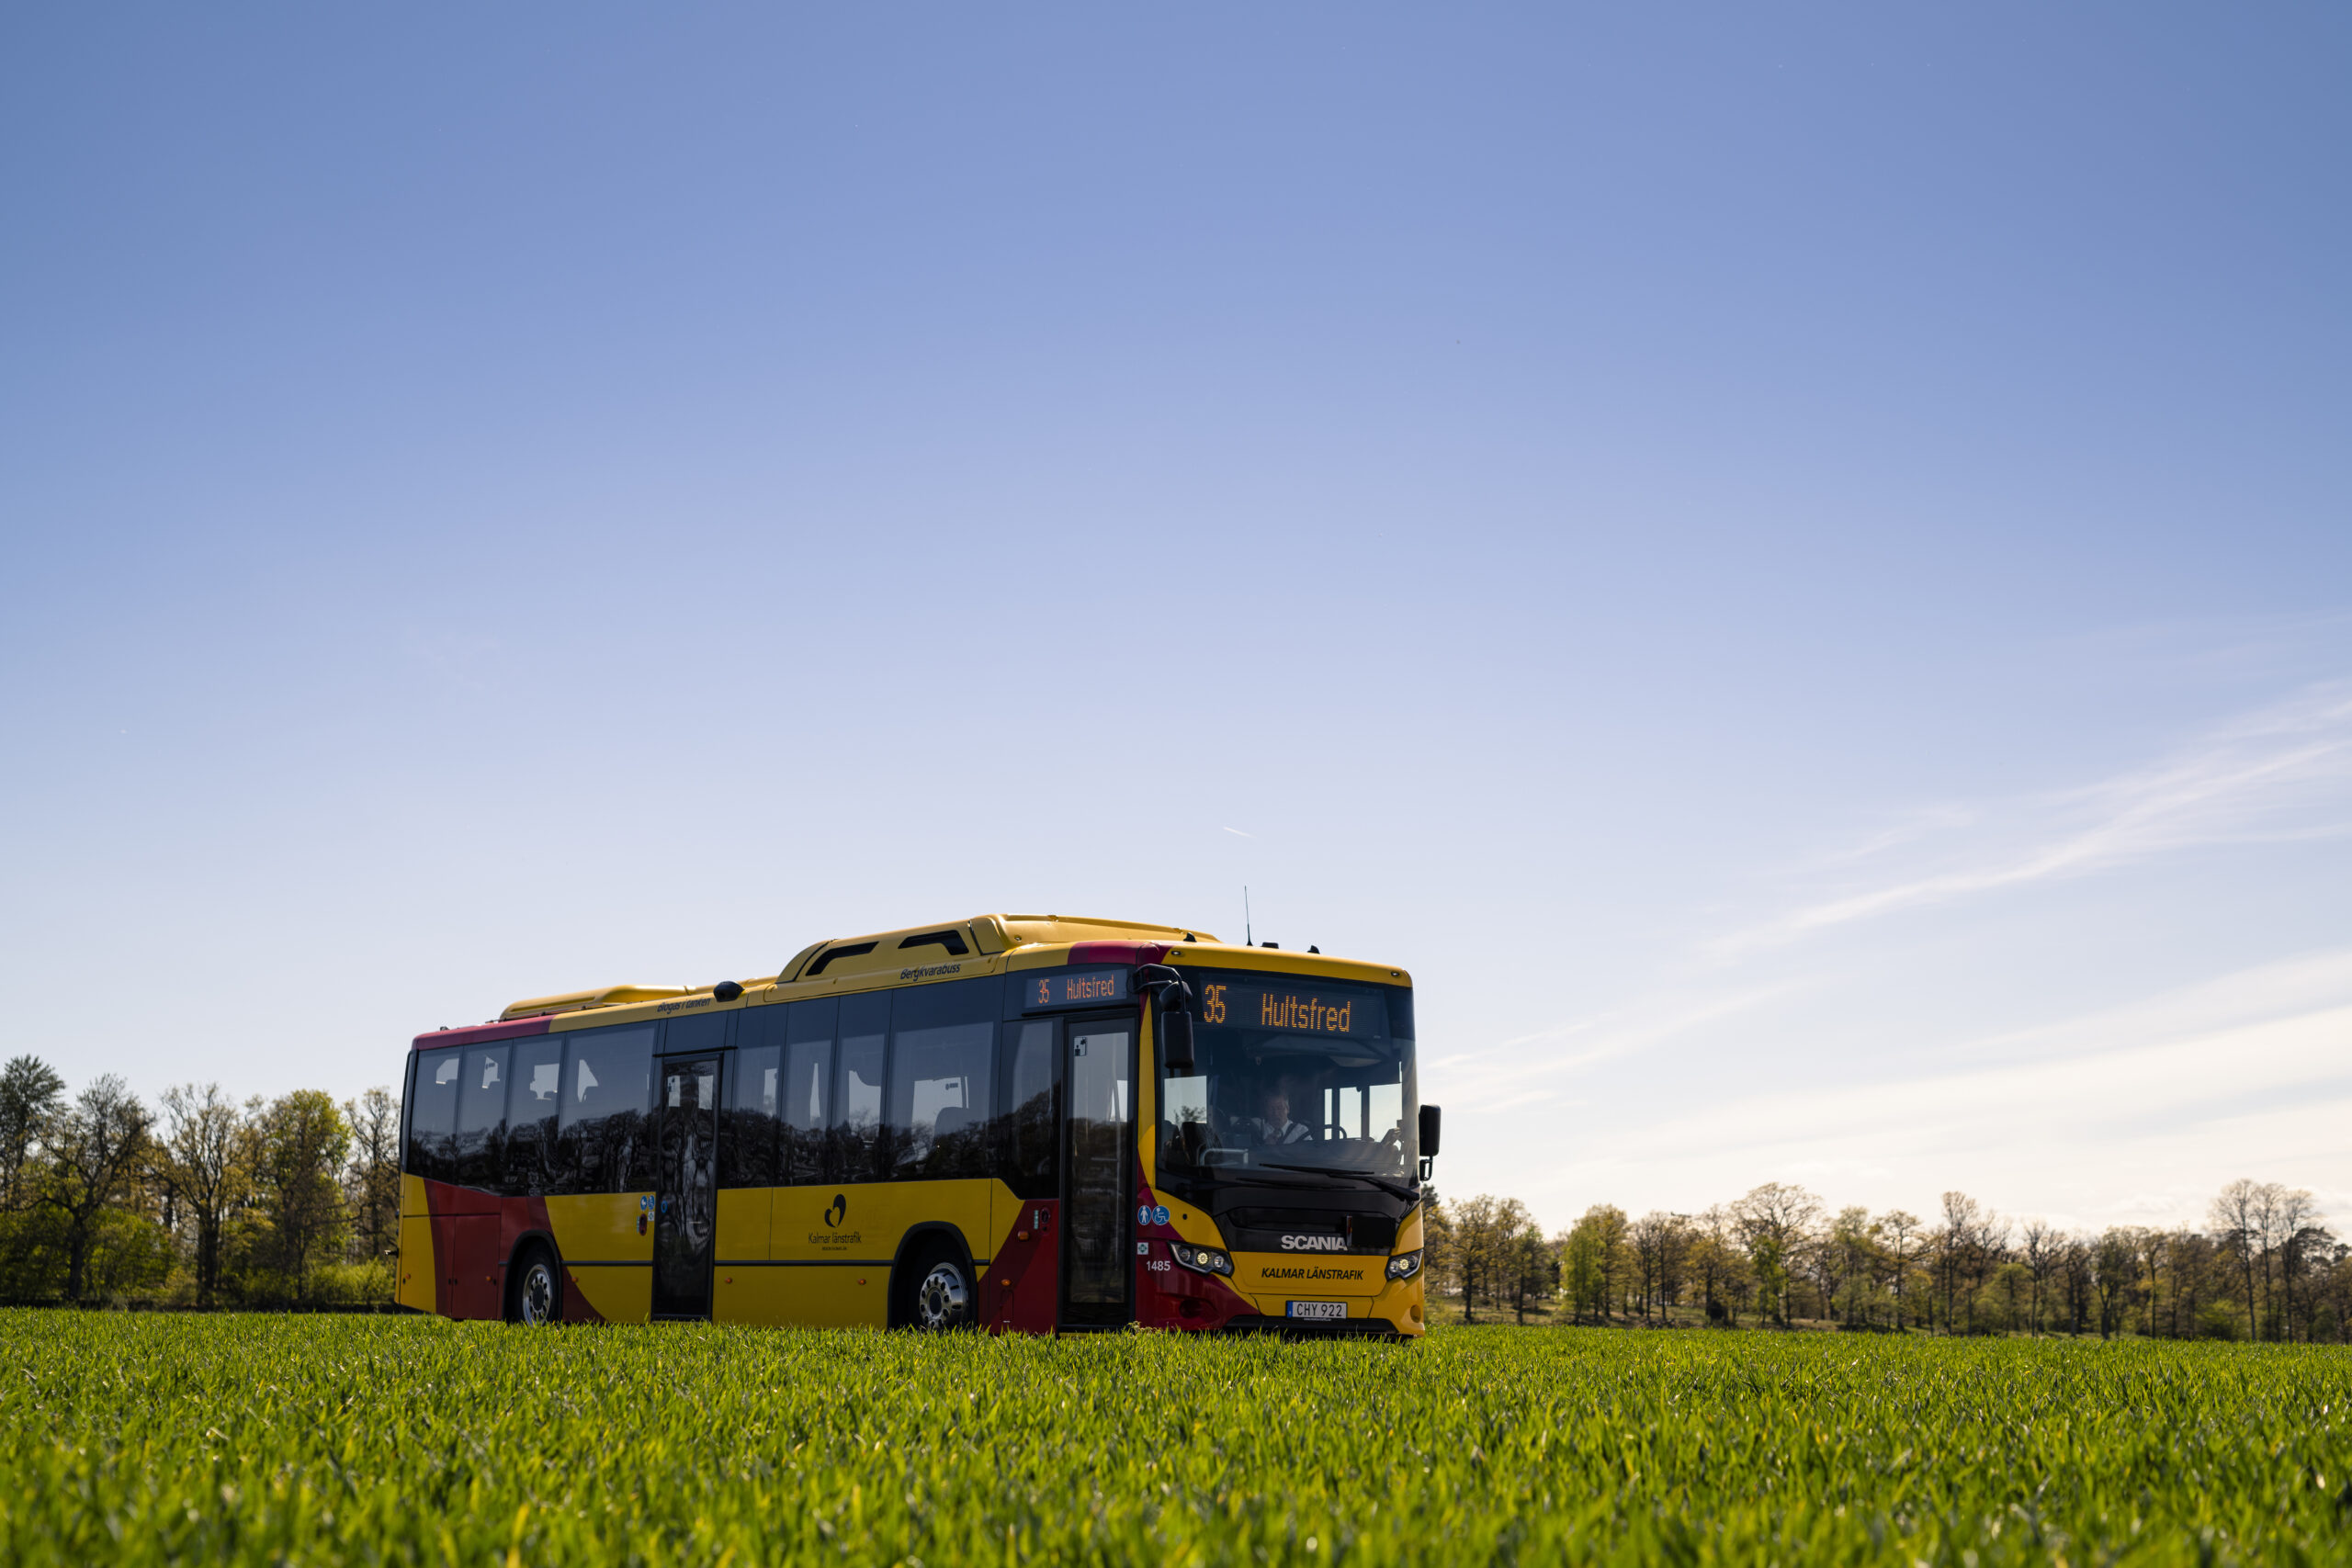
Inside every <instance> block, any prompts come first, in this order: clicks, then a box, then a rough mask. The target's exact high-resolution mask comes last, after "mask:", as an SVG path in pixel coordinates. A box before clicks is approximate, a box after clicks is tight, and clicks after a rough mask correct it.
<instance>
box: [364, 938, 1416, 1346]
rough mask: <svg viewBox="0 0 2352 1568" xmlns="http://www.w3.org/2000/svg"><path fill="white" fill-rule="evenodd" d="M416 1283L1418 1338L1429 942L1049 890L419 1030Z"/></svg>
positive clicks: (454, 1301)
mask: <svg viewBox="0 0 2352 1568" xmlns="http://www.w3.org/2000/svg"><path fill="white" fill-rule="evenodd" d="M402 1104H403V1107H404V1112H403V1114H404V1119H405V1125H404V1127H403V1144H402V1165H401V1169H402V1175H401V1264H400V1300H401V1303H403V1304H405V1305H408V1306H411V1307H414V1308H417V1309H420V1310H423V1311H427V1312H437V1313H441V1314H446V1315H448V1316H451V1317H463V1318H498V1317H504V1318H507V1319H511V1320H514V1321H517V1322H522V1323H530V1324H545V1323H553V1322H559V1321H570V1322H596V1321H604V1322H642V1321H645V1320H647V1319H649V1318H650V1319H704V1318H708V1319H716V1320H718V1321H722V1322H748V1323H777V1324H782V1323H800V1324H834V1325H857V1324H863V1325H874V1326H877V1327H881V1326H909V1327H919V1328H952V1327H958V1326H967V1325H968V1326H974V1327H984V1328H988V1329H989V1330H991V1331H1003V1330H1008V1329H1015V1330H1027V1331H1033V1332H1055V1331H1069V1330H1079V1329H1100V1328H1112V1327H1118V1326H1122V1325H1128V1324H1140V1325H1146V1326H1150V1327H1159V1328H1173V1329H1242V1328H1282V1329H1285V1330H1290V1331H1313V1332H1323V1333H1352V1334H1374V1335H1384V1336H1385V1335H1418V1334H1419V1333H1420V1332H1422V1326H1423V1317H1422V1310H1423V1303H1422V1288H1421V1275H1420V1266H1421V1246H1422V1222H1421V1213H1420V1200H1421V1192H1422V1182H1423V1180H1424V1179H1426V1178H1427V1176H1428V1173H1429V1161H1430V1158H1431V1157H1432V1156H1435V1155H1436V1153H1437V1145H1438V1113H1437V1108H1436V1107H1435V1106H1425V1105H1420V1104H1419V1103H1418V1101H1417V1100H1416V1098H1415V1094H1414V1079H1413V991H1412V982H1411V980H1410V978H1409V977H1408V976H1407V975H1406V974H1405V972H1404V971H1403V970H1401V969H1394V968H1390V967H1388V966H1387V965H1385V964H1366V963H1358V962H1354V961H1351V960H1346V959H1340V958H1332V957H1327V956H1325V955H1323V954H1321V953H1316V952H1315V951H1313V950H1312V949H1310V950H1309V951H1308V952H1306V953H1296V952H1283V951H1281V950H1279V949H1276V948H1274V947H1273V946H1272V944H1271V943H1269V944H1267V945H1266V946H1263V947H1251V946H1233V945H1229V944H1227V943H1224V942H1218V941H1217V940H1216V938H1215V937H1214V936H1212V935H1210V934H1209V933H1207V932H1204V931H1187V930H1183V929H1181V928H1177V927H1173V926H1150V925H1140V924H1136V923H1133V922H1129V921H1124V920H1097V919H1068V918H1064V917H1060V916H1054V915H983V916H980V917H978V919H968V920H960V921H956V922H953V923H950V924H944V925H934V926H911V927H909V928H907V929H905V930H903V931H883V932H879V933H876V934H875V935H871V936H859V937H851V938H846V939H839V940H834V941H830V942H817V943H815V944H813V945H811V946H809V947H808V948H806V949H804V950H803V951H802V952H801V953H798V954H797V956H796V957H794V959H793V960H792V962H791V963H789V964H786V965H785V967H784V969H783V970H782V972H780V973H779V974H777V975H776V976H774V977H773V978H764V977H763V978H761V979H757V980H746V981H724V982H721V983H719V984H718V985H715V986H709V987H658V986H612V987H605V988H602V989H599V990H592V991H578V992H572V993H570V994H567V995H563V996H553V997H537V998H532V999H530V1000H527V1001H520V1002H516V1003H515V1005H513V1006H512V1007H509V1008H508V1009H506V1010H505V1011H504V1012H503V1013H502V1014H501V1015H500V1016H499V1017H498V1019H496V1020H495V1021H492V1022H489V1023H485V1024H481V1025H479V1026H475V1027H470V1028H464V1029H441V1030H435V1032H431V1033H429V1034H422V1035H419V1036H417V1037H416V1040H415V1042H414V1044H413V1050H412V1051H411V1053H410V1066H409V1073H408V1085H407V1093H406V1095H405V1097H404V1099H403V1101H402Z"/></svg>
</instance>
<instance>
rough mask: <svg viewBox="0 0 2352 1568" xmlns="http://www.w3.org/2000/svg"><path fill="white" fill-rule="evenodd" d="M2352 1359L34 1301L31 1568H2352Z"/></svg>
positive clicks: (2309, 1354) (11, 1411)
mask: <svg viewBox="0 0 2352 1568" xmlns="http://www.w3.org/2000/svg"><path fill="white" fill-rule="evenodd" d="M2347 1400H2352V1355H2347V1354H2346V1352H2344V1351H2341V1350H2330V1349H2301V1348H2278V1347H2256V1346H2201V1345H2200V1346H2176V1345H2159V1344H2149V1343H2138V1342H2131V1343H2119V1344H2114V1345H2098V1344H2089V1343H2086V1344H2059V1343H2051V1342H2040V1343H2035V1342H2027V1341H2019V1340H2008V1341H1979V1342H1973V1343H1972V1342H1960V1341H1930V1340H1925V1339H1902V1338H1887V1337H1859V1336H1853V1337H1849V1336H1838V1335H1806V1336H1774V1335H1768V1334H1755V1333H1747V1334H1705V1333H1697V1332H1691V1333H1675V1334H1638V1333H1633V1332H1626V1331H1614V1332H1612V1331H1607V1330H1589V1329H1572V1330H1557V1329H1548V1330H1547V1329H1531V1330H1513V1329H1508V1328H1494V1329H1454V1330H1442V1331H1441V1332H1439V1333H1438V1334H1437V1335H1435V1336H1434V1337H1431V1338H1430V1340H1428V1341H1427V1342H1425V1343H1423V1344H1420V1345H1417V1346H1385V1345H1348V1344H1309V1345H1284V1344H1280V1343H1276V1342H1272V1341H1266V1340H1243V1341H1200V1340H1182V1339H1175V1338H1170V1337H1160V1336H1141V1335H1132V1336H1119V1337H1096V1338H1082V1339H1078V1338H1073V1339H1062V1340H1040V1339H987V1338H978V1337H955V1338H950V1339H921V1338H915V1337H908V1336H903V1335H879V1334H855V1333H820V1332H799V1331H784V1330H745V1329H732V1328H700V1327H683V1328H682V1327H675V1326H662V1327H658V1328H595V1329H571V1330H560V1331H553V1332H539V1333H533V1332H531V1331H527V1330H522V1329H510V1328H505V1327H501V1326H494V1325H479V1324H451V1323H445V1322H441V1321H437V1320H430V1319H419V1318H333V1317H258V1316H255V1317H151V1316H123V1315H102V1314H74V1313H33V1312H14V1313H0V1478H5V1486H0V1563H7V1564H18V1563H50V1562H74V1563H85V1562H205V1563H210V1562H369V1563H372V1562H434V1563H441V1562H449V1563H467V1564H482V1565H488V1564H494V1563H507V1562H529V1563H538V1562H544V1563H602V1562H646V1563H673V1562H676V1563H720V1562H728V1563H752V1562H785V1561H792V1562H861V1563H863V1562H876V1563H888V1562H909V1563H914V1562H922V1563H924V1564H929V1565H930V1568H943V1565H944V1564H949V1563H959V1562H1155V1563H1157V1562H1237V1563H1238V1562H1248V1563H1269V1562H1296V1563H1309V1562H1312V1563H1327V1562H1365V1563H1372V1562H1557V1561H1561V1560H1573V1561H1621V1562H1652V1561H1659V1560H1664V1561H1669V1562H1706V1561H1716V1560H1723V1561H1733V1562H1781V1563H1800V1562H1844V1561H1856V1562H1863V1561H1867V1562H1892V1563H1901V1564H1906V1565H1907V1564H1910V1563H1912V1562H1915V1561H1920V1560H1924V1561H1925V1562H1930V1563H1957V1564H1962V1565H1965V1568H1988V1565H1990V1564H1994V1563H2000V1562H2047V1561H2064V1562H2069V1563H2091V1562H2105V1561H2115V1560H2122V1561H2129V1562H2216V1561H2218V1562H2233V1561H2244V1562H2352V1486H2347V1475H2346V1472H2347V1469H2352V1426H2347V1423H2346V1402H2347Z"/></svg>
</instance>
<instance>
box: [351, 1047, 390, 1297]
mask: <svg viewBox="0 0 2352 1568" xmlns="http://www.w3.org/2000/svg"><path fill="white" fill-rule="evenodd" d="M343 1116H344V1121H345V1122H346V1123H347V1124H349V1126H350V1128H351V1168H350V1169H349V1170H347V1171H346V1172H345V1174H344V1187H345V1198H346V1201H348V1203H349V1205H350V1210H351V1243H352V1251H353V1254H354V1255H355V1256H356V1257H357V1258H390V1257H391V1256H392V1255H393V1254H394V1253H396V1252H398V1251H399V1250H400V1245H401V1237H400V1221H401V1101H400V1097H399V1096H398V1095H396V1094H394V1093H393V1092H392V1091H391V1090H390V1089H369V1090H368V1092H367V1093H365V1094H363V1095H361V1096H360V1097H359V1098H358V1099H357V1100H345V1101H344V1105H343Z"/></svg>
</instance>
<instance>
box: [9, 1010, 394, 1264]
mask: <svg viewBox="0 0 2352 1568" xmlns="http://www.w3.org/2000/svg"><path fill="white" fill-rule="evenodd" d="M400 1122H401V1116H400V1100H399V1097H397V1096H396V1095H394V1094H393V1093H392V1092H391V1091H390V1089H369V1090H368V1092H367V1093H365V1094H363V1095H361V1096H359V1098H358V1099H356V1100H345V1101H344V1102H343V1103H342V1104H341V1105H337V1104H336V1103H335V1102H334V1099H333V1098H332V1097H331V1096H329V1095H327V1094H324V1093H322V1092H321V1091H319V1090H317V1089H297V1090H295V1091H294V1092H293V1093H291V1094H285V1095H280V1096H279V1097H278V1098H277V1099H276V1100H263V1099H261V1098H259V1097H255V1098H254V1099H252V1100H246V1101H244V1102H243V1104H239V1103H237V1102H236V1101H235V1100H232V1099H230V1098H229V1097H228V1096H226V1095H224V1094H222V1093H221V1091H220V1085H219V1084H200V1085H199V1084H183V1085H180V1086H178V1087H175V1088H174V1089H167V1090H165V1091H164V1095H163V1098H162V1100H161V1102H160V1103H159V1104H158V1105H157V1106H156V1107H154V1108H153V1109H150V1108H149V1107H148V1106H147V1105H146V1104H144V1103H143V1102H141V1100H140V1099H139V1098H138V1096H136V1095H134V1094H132V1093H131V1092H130V1089H127V1088H126V1087H125V1086H124V1085H123V1083H122V1080H121V1079H119V1078H118V1077H114V1076H112V1075H111V1074H109V1075H107V1076H105V1077H100V1078H98V1079H96V1081H95V1082H93V1083H92V1084H91V1085H90V1086H89V1087H88V1088H87V1089H84V1090H83V1091H82V1092H81V1093H80V1094H79V1095H76V1096H74V1098H72V1099H70V1100H69V1099H68V1098H67V1097H66V1093H65V1080H64V1079H63V1078H62V1077H59V1076H58V1075H57V1072H56V1071H55V1069H53V1068H51V1066H49V1065H48V1064H47V1063H45V1062H43V1061H41V1060H40V1058H39V1057H36V1056H18V1057H17V1058H15V1059H14V1060H12V1061H10V1062H9V1063H8V1064H7V1066H6V1067H0V1300H5V1301H15V1302H49V1301H65V1302H85V1303H86V1302H102V1301H123V1300H145V1301H155V1302H163V1303H172V1304H183V1305H188V1306H206V1307H209V1306H214V1305H223V1306H230V1305H233V1306H323V1305H361V1304H369V1303H382V1302H389V1301H390V1300H391V1297H392V1286H393V1280H394V1260H395V1258H396V1257H397V1254H398V1252H399V1249H400V1229H399V1225H400V1170H401V1156H400Z"/></svg>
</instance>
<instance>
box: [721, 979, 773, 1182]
mask: <svg viewBox="0 0 2352 1568" xmlns="http://www.w3.org/2000/svg"><path fill="white" fill-rule="evenodd" d="M780 1012H782V1009H780V1008H767V1009H763V1010H761V1011H760V1012H758V1013H752V1012H746V1013H744V1014H743V1015H742V1016H741V1018H740V1019H739V1020H738V1021H737V1022H736V1027H735V1047H736V1049H735V1088H734V1092H733V1094H732V1095H731V1096H730V1097H729V1102H728V1106H727V1111H726V1113H725V1114H724V1115H723V1116H722V1117H721V1118H720V1119H719V1125H718V1184H719V1185H720V1186H721V1187H773V1186H775V1179H776V1168H775V1156H776V1121H777V1117H776V1110H777V1107H778V1105H779V1104H780V1103H781V1101H782V1099H783V1085H782V1084H781V1083H780V1082H779V1081H778V1080H779V1079H781V1078H782V1077H783V1070H782V1068H781V1066H779V1064H778V1058H779V1057H780V1056H781V1055H783V1048H782V1047H781V1046H776V1045H771V1044H768V1043H767V1042H768V1041H769V1040H771V1039H777V1040H780V1039H782V1038H783V1037H784V1021H783V1019H781V1018H779V1017H774V1016H771V1015H772V1014H776V1013H780Z"/></svg>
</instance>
